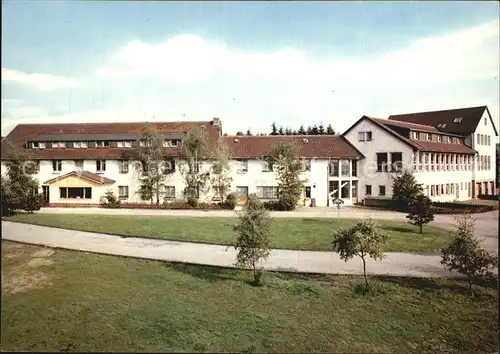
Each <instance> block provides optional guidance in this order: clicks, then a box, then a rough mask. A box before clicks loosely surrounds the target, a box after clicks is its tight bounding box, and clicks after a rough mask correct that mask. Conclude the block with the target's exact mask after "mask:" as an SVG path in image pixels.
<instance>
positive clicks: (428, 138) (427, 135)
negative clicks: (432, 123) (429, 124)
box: [425, 133, 431, 141]
mask: <svg viewBox="0 0 500 354" xmlns="http://www.w3.org/2000/svg"><path fill="white" fill-rule="evenodd" d="M425 138H426V139H427V141H430V140H431V135H430V134H429V133H427V134H425Z"/></svg>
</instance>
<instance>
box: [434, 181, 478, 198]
mask: <svg viewBox="0 0 500 354" xmlns="http://www.w3.org/2000/svg"><path fill="white" fill-rule="evenodd" d="M464 189H465V190H467V194H468V196H469V197H470V195H471V183H470V182H460V185H459V184H458V183H446V184H436V185H434V184H433V185H431V186H430V196H431V197H434V196H440V195H454V194H457V193H458V192H459V190H462V191H463V190H464ZM425 190H426V194H427V195H429V186H426V187H425Z"/></svg>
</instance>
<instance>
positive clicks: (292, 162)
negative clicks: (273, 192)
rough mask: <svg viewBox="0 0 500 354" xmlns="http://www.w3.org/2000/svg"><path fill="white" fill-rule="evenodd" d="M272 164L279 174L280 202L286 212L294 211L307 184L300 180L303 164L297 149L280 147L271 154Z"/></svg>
mask: <svg viewBox="0 0 500 354" xmlns="http://www.w3.org/2000/svg"><path fill="white" fill-rule="evenodd" d="M271 163H272V164H273V166H274V167H273V168H274V169H275V171H276V172H277V174H278V176H277V180H278V201H279V203H280V205H281V207H282V208H283V209H284V210H294V209H295V207H296V206H297V203H298V202H299V199H300V197H301V196H302V189H303V186H304V182H305V181H304V180H302V179H301V178H300V174H301V173H302V163H301V162H300V161H299V160H298V159H297V155H296V152H295V148H294V147H293V146H292V145H290V144H281V145H278V146H277V147H276V148H274V149H273V152H272V154H271Z"/></svg>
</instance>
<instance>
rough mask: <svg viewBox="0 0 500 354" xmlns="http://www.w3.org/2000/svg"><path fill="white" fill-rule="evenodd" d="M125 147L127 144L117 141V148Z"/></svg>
mask: <svg viewBox="0 0 500 354" xmlns="http://www.w3.org/2000/svg"><path fill="white" fill-rule="evenodd" d="M124 146H125V142H123V141H117V142H116V147H119V148H122V147H124Z"/></svg>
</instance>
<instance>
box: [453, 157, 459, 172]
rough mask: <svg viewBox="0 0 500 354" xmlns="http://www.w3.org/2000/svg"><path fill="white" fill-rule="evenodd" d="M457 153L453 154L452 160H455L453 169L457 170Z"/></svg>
mask: <svg viewBox="0 0 500 354" xmlns="http://www.w3.org/2000/svg"><path fill="white" fill-rule="evenodd" d="M458 157H459V156H458V155H453V160H455V171H458Z"/></svg>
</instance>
